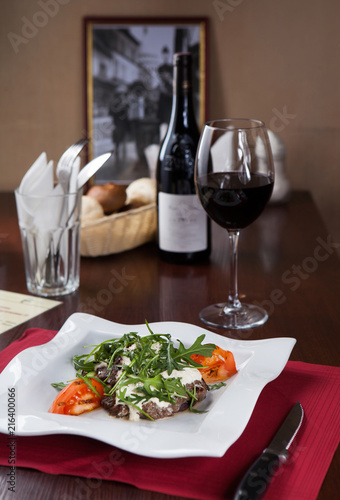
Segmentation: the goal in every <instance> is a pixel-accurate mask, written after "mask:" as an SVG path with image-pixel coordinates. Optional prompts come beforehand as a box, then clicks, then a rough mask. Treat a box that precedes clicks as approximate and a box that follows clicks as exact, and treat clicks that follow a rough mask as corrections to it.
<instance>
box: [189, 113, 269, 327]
mask: <svg viewBox="0 0 340 500" xmlns="http://www.w3.org/2000/svg"><path fill="white" fill-rule="evenodd" d="M195 185H196V190H197V194H198V197H199V199H200V201H201V204H202V205H203V207H204V209H205V210H206V212H207V213H208V215H209V216H210V217H211V219H212V220H214V221H215V222H216V223H217V224H219V225H220V226H222V227H223V228H225V229H227V231H228V235H229V241H230V248H231V257H230V290H229V296H228V300H227V302H225V303H220V304H214V305H211V306H208V307H206V308H204V309H203V310H202V311H201V312H200V315H199V316H200V319H201V320H202V321H203V322H204V323H206V324H208V325H210V326H214V327H223V328H233V329H241V328H252V327H255V326H258V325H262V324H263V323H265V321H266V320H267V319H268V315H267V312H266V311H265V310H264V309H262V308H261V307H258V306H255V305H253V304H244V303H242V302H240V300H239V296H238V279H237V254H238V252H237V247H238V240H239V234H240V230H241V229H243V228H244V227H246V226H248V225H249V224H251V223H252V222H253V221H254V220H255V219H257V217H258V216H259V215H260V214H261V212H262V210H263V209H264V207H265V205H266V204H267V202H268V200H269V198H270V196H271V193H272V190H273V185H274V163H273V158H272V153H271V149H270V143H269V138H268V134H267V130H266V127H265V125H264V123H263V122H261V121H259V120H251V119H223V120H214V121H211V122H208V123H206V124H205V125H204V127H203V130H202V133H201V137H200V141H199V144H198V149H197V155H196V163H195Z"/></svg>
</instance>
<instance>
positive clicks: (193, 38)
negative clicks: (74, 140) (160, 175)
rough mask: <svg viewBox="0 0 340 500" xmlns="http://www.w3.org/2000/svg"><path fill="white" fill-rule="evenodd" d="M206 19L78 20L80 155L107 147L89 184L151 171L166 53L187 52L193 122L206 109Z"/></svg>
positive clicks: (159, 134)
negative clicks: (82, 104)
mask: <svg viewBox="0 0 340 500" xmlns="http://www.w3.org/2000/svg"><path fill="white" fill-rule="evenodd" d="M207 30H208V20H207V18H197V17H193V18H107V17H99V18H98V17H94V18H90V17H87V18H85V19H84V37H85V73H86V79H85V80H86V92H85V93H86V135H87V136H88V137H89V138H90V142H89V145H88V160H92V159H93V158H96V157H97V156H99V155H101V154H103V153H105V152H108V151H112V155H111V157H110V159H109V160H108V161H107V162H106V164H105V165H104V166H103V167H102V168H101V169H100V170H99V172H98V173H97V174H96V176H95V178H94V183H96V184H105V183H107V182H117V183H124V184H128V183H130V182H131V181H133V180H135V179H137V178H140V177H153V178H154V177H155V168H156V162H157V156H158V151H159V147H160V143H161V141H162V139H163V137H164V135H165V132H166V129H167V126H168V123H169V118H170V112H171V102H172V59H173V55H174V53H176V52H191V53H192V57H193V82H194V105H195V113H196V120H197V124H198V126H199V127H202V126H203V124H204V122H205V121H206V114H207Z"/></svg>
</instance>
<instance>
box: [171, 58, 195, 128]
mask: <svg viewBox="0 0 340 500" xmlns="http://www.w3.org/2000/svg"><path fill="white" fill-rule="evenodd" d="M170 123H171V124H174V125H175V124H176V125H180V126H182V127H184V128H189V127H192V126H195V127H196V126H197V125H196V119H195V112H194V104H193V85H192V69H191V65H190V64H177V65H175V66H174V79H173V97H172V111H171V119H170Z"/></svg>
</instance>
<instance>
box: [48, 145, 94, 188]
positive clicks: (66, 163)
mask: <svg viewBox="0 0 340 500" xmlns="http://www.w3.org/2000/svg"><path fill="white" fill-rule="evenodd" d="M88 142H89V139H80V140H79V141H77V142H76V143H74V144H72V146H70V147H69V148H68V149H67V150H66V151H65V152H64V153H63V154H62V155H61V157H60V160H59V161H58V165H57V168H56V174H57V178H58V181H59V183H60V185H61V187H62V188H63V191H64V193H68V192H69V187H70V177H71V171H72V165H73V162H74V160H75V159H76V158H77V156H78V155H79V153H80V152H81V150H82V149H83V147H84V146H85V145H86V144H87V143H88Z"/></svg>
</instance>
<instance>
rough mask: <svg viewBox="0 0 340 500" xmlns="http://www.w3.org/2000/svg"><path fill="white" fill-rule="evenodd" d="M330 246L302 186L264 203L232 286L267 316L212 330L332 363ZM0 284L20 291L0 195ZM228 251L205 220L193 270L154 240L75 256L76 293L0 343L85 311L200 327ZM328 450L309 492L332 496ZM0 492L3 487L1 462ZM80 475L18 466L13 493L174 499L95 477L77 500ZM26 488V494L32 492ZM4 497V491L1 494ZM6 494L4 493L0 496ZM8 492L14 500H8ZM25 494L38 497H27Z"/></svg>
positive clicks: (333, 259) (222, 236)
mask: <svg viewBox="0 0 340 500" xmlns="http://www.w3.org/2000/svg"><path fill="white" fill-rule="evenodd" d="M339 248H340V244H336V243H334V242H333V241H332V238H331V235H329V234H328V232H327V231H326V229H325V227H324V225H323V222H322V220H321V218H320V215H319V213H318V211H317V210H316V207H315V205H314V203H313V201H312V199H311V196H310V195H309V194H308V193H307V192H296V193H294V194H293V196H292V199H291V200H290V202H289V203H288V204H287V205H282V206H268V207H267V208H266V210H265V212H264V213H263V214H262V216H261V217H260V218H259V219H258V220H257V221H256V222H255V223H254V224H253V225H252V226H250V227H249V228H247V229H245V230H244V231H243V232H242V233H241V237H240V244H239V288H240V296H241V299H243V298H246V299H247V300H248V301H251V302H257V303H259V304H263V305H264V306H265V307H266V309H267V310H268V312H269V320H268V321H267V323H266V324H265V325H263V326H261V327H258V328H255V329H252V330H244V331H223V330H215V331H216V332H217V333H220V334H221V335H225V336H230V337H233V338H241V339H243V340H245V339H251V340H257V339H261V338H271V337H281V336H283V337H284V336H291V337H295V338H296V339H297V344H296V346H295V347H294V349H293V352H292V355H291V358H290V359H291V360H295V361H304V362H307V363H317V364H324V365H333V366H334V365H335V366H339V364H340V354H339V334H340V312H339V292H340V266H339V257H338V254H337V252H338V251H339ZM0 256H1V257H0V258H1V260H0V289H1V290H8V291H14V292H20V293H27V290H26V285H25V275H24V266H23V259H22V251H21V241H20V235H19V230H18V224H17V216H16V209H15V203H14V196H13V194H12V193H2V194H0ZM228 265H229V249H228V241H227V236H226V233H225V231H224V230H222V229H221V228H219V227H217V226H215V225H213V248H212V253H211V258H210V261H209V262H208V263H206V264H202V265H196V266H178V265H171V264H168V263H165V262H163V261H161V260H160V259H159V257H158V253H157V248H156V245H155V244H154V243H149V244H147V245H144V246H142V247H140V248H137V249H135V250H131V251H129V252H125V253H122V254H118V255H111V256H107V257H101V258H82V260H81V284H80V289H79V291H78V292H76V293H74V294H72V295H69V296H66V297H64V298H62V299H61V301H62V305H60V306H58V307H56V308H54V309H52V310H51V311H49V312H46V313H44V314H42V315H40V316H38V317H36V318H34V319H32V320H30V321H28V322H26V323H24V324H22V325H20V326H18V327H16V328H13V329H11V330H9V331H7V332H5V333H3V334H1V335H0V349H3V348H5V347H6V346H7V345H8V344H10V343H11V342H13V341H14V340H15V339H17V338H19V337H20V336H21V335H22V333H23V332H24V331H25V330H26V329H27V328H30V327H33V326H34V327H41V328H47V329H54V330H56V329H59V328H60V327H61V326H62V325H63V323H64V322H65V320H66V319H67V318H68V317H69V316H70V315H71V314H72V313H74V312H87V313H90V314H95V315H97V316H99V317H102V318H106V319H108V320H112V321H115V322H118V323H124V324H140V323H143V322H144V320H145V319H147V320H148V321H149V322H150V323H152V322H155V321H182V322H188V323H193V324H196V325H199V326H204V325H203V324H202V323H200V320H199V318H198V313H199V311H200V309H202V308H203V307H204V306H206V305H208V304H212V303H215V302H221V301H224V300H225V299H226V297H227V292H228V274H229V273H228V269H229V267H228ZM339 463H340V454H339V452H337V454H336V456H335V457H334V459H333V462H332V464H331V467H330V469H329V471H328V474H327V476H326V478H325V481H324V483H323V486H322V488H321V491H320V494H319V497H318V498H319V500H329V499H330V498H334V495H335V492H336V491H340V479H339V477H340V474H339ZM0 471H1V476H0V491H5V490H6V489H7V488H6V468H4V467H1V469H0ZM81 481H82V479H81V478H74V477H69V476H53V475H48V474H44V473H41V472H38V471H34V470H28V469H20V471H17V477H16V483H17V484H16V496H15V498H20V499H21V500H23V499H26V498H27V499H28V498H32V494H33V493H32V492H36V491H37V490H36V488H37V485H39V490H38V491H39V498H44V499H51V498H55V499H57V498H58V499H60V498H63V495H64V498H68V499H70V498H73V499H77V498H90V497H91V499H108V498H114V499H115V500H122V499H134V500H161V499H163V500H171V499H174V498H175V497H172V496H168V495H162V494H157V493H152V492H148V491H141V490H137V489H135V488H134V487H132V486H129V485H124V484H119V483H114V482H106V481H103V482H102V483H101V484H100V486H99V487H98V488H96V489H95V490H93V491H91V495H90V497H87V496H84V495H85V492H82V495H83V496H79V495H80V492H79V484H81V483H80V482H81ZM34 494H35V493H34ZM6 498H7V497H6ZM8 498H11V497H8ZM13 498H14V497H13ZM35 498H38V497H37V496H35Z"/></svg>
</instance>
